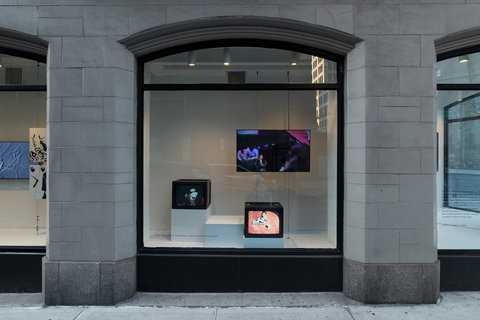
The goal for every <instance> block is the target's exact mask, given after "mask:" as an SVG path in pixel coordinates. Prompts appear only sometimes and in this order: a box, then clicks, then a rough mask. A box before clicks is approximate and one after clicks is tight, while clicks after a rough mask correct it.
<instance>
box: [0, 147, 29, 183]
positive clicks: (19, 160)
mask: <svg viewBox="0 0 480 320" xmlns="http://www.w3.org/2000/svg"><path fill="white" fill-rule="evenodd" d="M29 152H30V151H29V144H28V142H0V179H28V177H29V165H30V162H29Z"/></svg>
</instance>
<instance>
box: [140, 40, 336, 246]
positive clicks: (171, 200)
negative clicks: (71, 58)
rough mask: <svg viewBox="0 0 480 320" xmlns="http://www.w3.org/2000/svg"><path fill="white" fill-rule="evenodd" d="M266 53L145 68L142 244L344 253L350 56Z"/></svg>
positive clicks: (207, 52)
mask: <svg viewBox="0 0 480 320" xmlns="http://www.w3.org/2000/svg"><path fill="white" fill-rule="evenodd" d="M255 45H257V46H253V45H248V43H245V42H243V43H242V42H240V41H238V42H237V43H235V42H229V43H226V42H217V43H215V44H214V45H212V44H210V46H191V47H188V48H186V47H183V48H182V49H180V50H177V51H176V52H172V51H169V52H159V53H158V54H157V55H155V56H149V57H148V58H145V59H141V60H140V64H139V70H140V76H139V79H140V81H141V88H143V91H142V93H141V94H140V95H139V100H141V101H140V107H139V110H138V112H139V118H138V119H139V121H138V125H139V127H140V130H139V144H138V145H139V150H140V151H139V152H140V155H139V158H138V159H139V166H142V168H143V173H141V175H140V176H139V181H140V182H139V185H140V191H141V193H139V196H140V198H139V199H138V202H139V205H140V210H141V220H140V221H143V234H141V235H140V237H141V239H140V242H141V247H143V246H144V247H147V248H166V247H177V248H185V247H188V248H192V247H198V248H219V247H222V248H225V247H226V248H232V249H248V248H276V249H290V250H295V249H313V250H317V249H321V250H336V249H337V248H338V247H339V242H340V241H339V239H340V237H341V234H340V233H339V232H337V230H338V224H337V221H338V220H337V213H338V209H339V207H341V205H340V206H339V205H338V199H339V198H338V197H337V195H338V188H339V185H340V184H342V183H343V182H342V179H341V178H339V173H340V174H341V172H343V166H342V161H339V160H342V158H341V156H340V155H339V154H340V152H341V151H340V150H341V148H342V141H343V138H342V134H343V132H342V129H341V125H342V120H341V119H342V118H341V108H339V105H341V103H339V101H340V99H341V97H342V95H343V94H342V80H341V79H342V77H343V76H342V59H343V58H341V57H336V56H328V58H327V57H325V56H323V55H322V54H319V53H317V52H315V51H312V50H310V51H308V50H305V51H301V52H299V51H297V50H299V49H298V48H297V47H294V46H291V45H290V46H287V45H285V44H279V43H268V42H264V43H263V45H260V44H259V43H256V44H255ZM339 127H340V129H339ZM142 145H143V150H142V148H141V146H142ZM339 146H340V148H339ZM339 151H340V152H339ZM142 180H143V181H142Z"/></svg>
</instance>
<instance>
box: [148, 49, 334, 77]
mask: <svg viewBox="0 0 480 320" xmlns="http://www.w3.org/2000/svg"><path fill="white" fill-rule="evenodd" d="M144 80H145V83H335V82H337V74H336V63H335V62H333V61H330V60H325V59H323V58H319V57H315V56H312V55H308V54H302V53H298V52H292V51H288V50H280V49H267V48H250V47H230V48H209V49H201V50H194V51H190V52H182V53H179V54H175V55H170V56H167V57H163V58H159V59H156V60H153V61H150V62H147V63H146V64H145V79H144Z"/></svg>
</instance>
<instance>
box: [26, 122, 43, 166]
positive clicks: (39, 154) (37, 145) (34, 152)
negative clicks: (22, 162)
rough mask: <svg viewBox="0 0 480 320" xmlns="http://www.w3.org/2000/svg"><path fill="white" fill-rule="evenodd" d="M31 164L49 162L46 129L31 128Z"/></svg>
mask: <svg viewBox="0 0 480 320" xmlns="http://www.w3.org/2000/svg"><path fill="white" fill-rule="evenodd" d="M30 162H47V130H46V128H30Z"/></svg>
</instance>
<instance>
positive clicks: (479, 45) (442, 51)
mask: <svg viewBox="0 0 480 320" xmlns="http://www.w3.org/2000/svg"><path fill="white" fill-rule="evenodd" d="M435 49H436V51H437V58H438V60H443V59H446V58H451V57H454V56H457V55H461V54H465V53H467V52H474V51H480V27H474V28H471V29H467V30H463V31H459V32H455V33H451V34H448V35H446V36H443V37H441V38H438V39H436V40H435Z"/></svg>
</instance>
